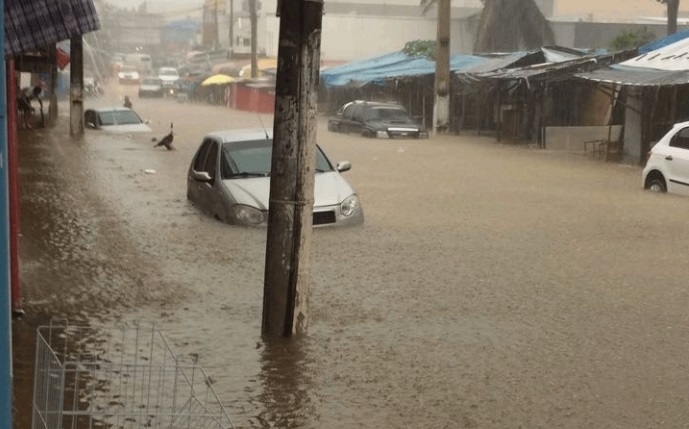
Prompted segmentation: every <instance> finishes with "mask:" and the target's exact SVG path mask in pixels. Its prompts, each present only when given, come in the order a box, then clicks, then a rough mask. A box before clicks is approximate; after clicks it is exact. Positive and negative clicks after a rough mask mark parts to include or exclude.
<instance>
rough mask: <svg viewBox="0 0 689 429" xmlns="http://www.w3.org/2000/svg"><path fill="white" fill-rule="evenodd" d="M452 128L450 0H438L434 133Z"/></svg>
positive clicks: (444, 131) (443, 132)
mask: <svg viewBox="0 0 689 429" xmlns="http://www.w3.org/2000/svg"><path fill="white" fill-rule="evenodd" d="M449 127H450V0H438V36H437V50H436V54H435V102H434V103H433V133H435V134H445V133H447V131H448V128H449Z"/></svg>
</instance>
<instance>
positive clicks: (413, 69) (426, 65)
mask: <svg viewBox="0 0 689 429" xmlns="http://www.w3.org/2000/svg"><path fill="white" fill-rule="evenodd" d="M485 60H486V58H484V57H480V56H477V55H453V56H452V57H451V58H450V70H451V71H458V70H462V69H465V68H468V67H471V66H475V65H477V64H479V63H481V62H483V61H485ZM434 73H435V62H434V61H431V60H429V59H427V58H426V57H422V56H415V57H411V56H409V55H407V54H405V53H404V52H402V51H398V52H393V53H391V54H386V55H383V56H380V57H376V58H371V59H367V60H361V61H354V62H351V63H347V64H343V65H341V66H337V67H333V68H330V69H326V70H323V71H322V72H321V79H322V81H323V84H324V85H325V86H343V85H348V84H351V83H356V84H358V85H365V84H368V83H382V82H383V81H385V80H386V79H391V78H399V77H411V76H421V75H429V74H434Z"/></svg>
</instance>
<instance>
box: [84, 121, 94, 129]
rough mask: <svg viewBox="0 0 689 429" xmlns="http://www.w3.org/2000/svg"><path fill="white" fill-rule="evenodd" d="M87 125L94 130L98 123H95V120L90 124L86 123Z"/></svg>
mask: <svg viewBox="0 0 689 429" xmlns="http://www.w3.org/2000/svg"><path fill="white" fill-rule="evenodd" d="M86 126H87V127H88V128H90V129H92V130H95V129H96V124H94V123H93V122H89V123H88V124H86Z"/></svg>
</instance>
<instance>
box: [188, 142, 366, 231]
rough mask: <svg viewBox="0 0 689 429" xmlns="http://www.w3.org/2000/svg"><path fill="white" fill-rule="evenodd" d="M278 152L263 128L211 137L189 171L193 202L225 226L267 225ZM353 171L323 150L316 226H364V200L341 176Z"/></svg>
mask: <svg viewBox="0 0 689 429" xmlns="http://www.w3.org/2000/svg"><path fill="white" fill-rule="evenodd" d="M272 149H273V140H272V136H271V135H270V133H266V131H264V130H263V129H258V130H228V131H220V132H216V133H211V134H208V135H207V136H205V137H204V139H203V142H202V143H201V146H200V147H199V149H198V150H197V151H196V155H194V158H193V160H192V162H191V166H190V167H189V174H188V176H187V198H188V199H189V200H190V201H191V202H192V203H193V204H194V205H196V206H197V207H199V208H200V209H201V210H203V211H204V212H206V213H208V214H209V215H211V216H213V217H214V218H216V219H219V220H221V221H223V222H226V223H229V224H235V225H252V226H265V225H267V222H268V201H269V194H270V165H271V157H272ZM351 167H352V166H351V164H350V163H349V162H347V161H342V162H340V163H338V164H337V166H335V167H333V165H332V164H331V163H330V161H329V160H328V158H327V157H326V156H325V154H324V153H323V151H322V150H321V148H320V147H318V148H317V150H316V169H315V171H316V173H315V174H316V176H315V185H314V208H313V225H314V226H329V225H330V226H335V225H337V226H339V225H342V226H344V225H359V224H361V223H363V221H364V212H363V209H362V207H361V203H360V201H359V196H358V195H357V194H356V192H354V189H353V188H352V187H351V186H350V185H349V183H347V181H346V180H345V179H344V177H342V175H341V174H340V173H341V172H344V171H347V170H349V169H350V168H351Z"/></svg>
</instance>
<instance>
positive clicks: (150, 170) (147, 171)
mask: <svg viewBox="0 0 689 429" xmlns="http://www.w3.org/2000/svg"><path fill="white" fill-rule="evenodd" d="M144 173H146V174H156V171H155V170H154V169H152V168H147V169H145V170H144Z"/></svg>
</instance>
